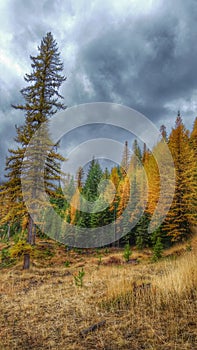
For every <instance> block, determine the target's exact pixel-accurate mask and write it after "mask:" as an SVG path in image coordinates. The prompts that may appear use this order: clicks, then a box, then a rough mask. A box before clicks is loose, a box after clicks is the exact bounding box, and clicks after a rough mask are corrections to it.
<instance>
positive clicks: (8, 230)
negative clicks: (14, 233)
mask: <svg viewBox="0 0 197 350" xmlns="http://www.w3.org/2000/svg"><path fill="white" fill-rule="evenodd" d="M9 240H10V224H8V241H9Z"/></svg>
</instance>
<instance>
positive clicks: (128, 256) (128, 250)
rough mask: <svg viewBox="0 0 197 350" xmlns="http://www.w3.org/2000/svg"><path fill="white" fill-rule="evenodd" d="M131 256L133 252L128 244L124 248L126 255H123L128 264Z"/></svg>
mask: <svg viewBox="0 0 197 350" xmlns="http://www.w3.org/2000/svg"><path fill="white" fill-rule="evenodd" d="M131 254H132V252H131V248H130V244H129V243H127V244H126V245H125V247H124V253H123V258H124V259H125V261H126V262H128V261H129V260H130V257H131Z"/></svg>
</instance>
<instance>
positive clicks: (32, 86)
mask: <svg viewBox="0 0 197 350" xmlns="http://www.w3.org/2000/svg"><path fill="white" fill-rule="evenodd" d="M38 52H39V53H38V55H37V56H36V57H33V56H30V58H31V61H32V63H31V67H32V73H30V74H26V75H25V77H24V79H25V81H26V83H27V84H28V86H27V87H25V88H23V89H22V90H21V94H22V96H23V98H24V100H25V103H24V104H23V105H16V106H13V107H14V108H15V109H19V110H22V111H24V112H25V124H24V125H23V126H21V127H17V128H16V131H17V137H16V139H15V140H16V142H17V143H18V148H17V149H16V150H11V149H10V150H9V153H10V156H9V157H8V158H7V162H6V170H7V175H6V176H7V178H8V181H7V182H6V184H5V185H4V187H3V190H2V192H1V195H3V196H8V197H9V198H10V199H11V203H12V205H11V208H10V210H9V214H8V216H7V217H6V220H7V222H14V221H15V220H19V219H20V221H21V220H23V218H24V217H27V216H28V242H29V243H30V244H34V243H35V229H36V228H35V225H34V223H33V220H32V218H31V216H30V215H29V214H28V213H27V210H26V207H25V205H24V203H23V196H22V189H21V170H22V163H23V159H24V154H25V151H26V148H27V146H28V144H29V142H30V140H31V138H32V136H33V135H34V134H35V131H36V130H38V128H39V126H40V125H41V124H42V123H44V122H46V121H47V120H48V119H49V118H50V117H51V116H52V115H54V114H55V113H56V112H57V111H58V110H61V109H65V108H66V107H65V106H64V104H63V103H62V102H61V101H60V100H61V99H62V98H63V97H62V96H61V95H60V94H59V88H60V86H61V84H62V83H63V82H64V81H65V80H66V78H65V77H64V76H63V75H61V72H62V71H63V64H62V63H61V61H60V53H59V52H58V47H57V43H56V41H55V40H54V39H53V36H52V34H51V33H47V34H46V36H45V37H44V38H43V39H42V41H41V45H40V46H39V47H38ZM46 133H47V130H46ZM42 137H43V135H42ZM44 142H47V145H46V147H45V148H44V150H46V149H49V148H50V142H49V139H48V136H46V135H45V136H44V139H42V142H41V143H42V145H41V146H42V147H41V146H39V141H38V142H37V144H34V145H33V146H34V152H32V153H29V154H30V158H31V157H33V159H34V164H33V165H34V170H32V172H31V171H29V174H30V173H31V174H32V184H31V185H33V184H34V186H32V187H33V188H34V189H35V187H36V185H35V183H36V181H37V180H36V170H37V169H38V168H39V167H41V165H43V164H42V161H41V163H40V159H41V160H42V157H41V151H43V143H44ZM33 153H34V155H33ZM35 153H37V156H36V155H35ZM40 157H41V158H40ZM61 160H63V157H61V156H60V155H59V154H58V152H57V150H56V148H53V150H52V151H51V152H50V153H49V155H48V157H47V159H46V163H45V190H46V192H47V194H48V195H49V196H56V193H57V192H56V189H57V187H56V185H55V182H56V181H57V180H59V177H60V165H59V162H60V161H61ZM30 163H31V159H30V161H29V164H28V159H26V160H25V165H24V167H25V175H26V170H27V169H28V168H30V167H31V166H32V164H31V166H30ZM25 175H24V176H25ZM37 176H38V174H37ZM31 195H32V193H31ZM33 197H35V196H33ZM34 199H35V198H34ZM4 220H5V216H4Z"/></svg>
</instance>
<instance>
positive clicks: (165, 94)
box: [0, 0, 197, 179]
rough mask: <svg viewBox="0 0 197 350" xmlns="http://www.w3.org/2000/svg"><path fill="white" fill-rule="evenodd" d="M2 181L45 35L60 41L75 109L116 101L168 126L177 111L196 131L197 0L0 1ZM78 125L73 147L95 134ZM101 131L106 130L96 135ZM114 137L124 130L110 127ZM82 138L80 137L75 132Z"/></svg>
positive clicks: (66, 89)
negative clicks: (20, 106)
mask: <svg viewBox="0 0 197 350" xmlns="http://www.w3.org/2000/svg"><path fill="white" fill-rule="evenodd" d="M0 23H1V26H0V169H1V171H0V179H2V176H3V175H2V174H3V171H2V169H3V168H4V165H5V156H6V155H7V154H8V148H10V147H13V145H14V141H13V138H14V136H15V125H21V124H22V123H23V122H24V115H23V112H21V111H18V110H14V109H13V108H12V107H11V104H18V103H21V102H23V100H22V96H21V94H20V90H21V89H22V88H23V87H25V86H26V83H25V81H24V75H25V74H26V73H29V72H30V71H31V60H30V55H34V56H36V55H37V53H38V51H37V47H38V45H39V44H40V41H41V39H42V38H43V36H45V35H46V33H47V32H49V31H51V32H52V34H53V36H54V38H55V40H56V41H57V43H58V47H59V51H60V53H61V59H62V61H63V62H64V74H65V76H66V77H67V80H66V82H65V83H64V85H63V86H62V89H61V93H62V95H63V96H64V101H65V104H66V105H67V106H68V107H72V106H75V105H78V104H82V103H88V102H114V103H119V104H123V105H126V106H129V107H131V108H134V109H136V110H137V111H139V112H141V113H143V114H144V115H145V116H146V117H147V118H149V119H150V120H151V121H152V122H153V123H154V124H155V125H156V126H157V127H158V128H159V126H160V125H162V124H165V125H166V126H167V128H168V130H169V131H170V129H171V127H173V125H174V122H175V118H176V115H177V111H178V110H180V111H181V115H182V117H183V120H184V123H185V125H186V126H187V127H188V128H189V129H191V128H192V124H193V122H194V118H195V117H196V115H197V112H196V110H197V69H196V65H197V45H196V43H197V2H196V0H187V1H184V0H174V1H171V0H121V1H120V0H105V1H103V0H89V1H87V0H76V1H74V0H73V1H70V0H67V1H65V0H40V1H39V2H38V1H34V0H4V1H0ZM83 133H84V134H83V136H82V134H81V129H80V130H78V131H76V134H75V135H74V134H73V136H72V135H71V136H72V137H70V144H69V147H71V144H72V146H73V145H75V146H76V144H75V142H74V141H73V140H74V139H76V138H77V140H78V142H79V140H80V138H81V139H84V135H85V139H86V138H87V137H88V135H89V134H90V130H89V129H86V131H84V130H83ZM99 133H100V136H101V134H102V128H101V130H100V131H99V130H98V132H97V134H99ZM113 133H114V135H115V136H116V137H117V139H119V140H120V139H121V140H122V139H123V137H124V136H125V135H122V134H121V132H120V131H117V132H116V131H115V130H113ZM76 135H77V136H76Z"/></svg>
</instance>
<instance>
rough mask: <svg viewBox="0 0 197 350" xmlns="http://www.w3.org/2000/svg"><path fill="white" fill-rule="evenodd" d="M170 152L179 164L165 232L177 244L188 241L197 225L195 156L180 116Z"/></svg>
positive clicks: (172, 137)
mask: <svg viewBox="0 0 197 350" xmlns="http://www.w3.org/2000/svg"><path fill="white" fill-rule="evenodd" d="M169 149H170V151H171V153H172V156H173V160H174V165H175V171H176V185H175V194H174V199H173V202H172V205H171V208H170V210H169V212H168V215H167V217H166V219H165V222H164V225H163V229H164V230H165V231H166V232H167V234H168V235H169V236H170V237H171V238H172V240H173V241H177V240H181V239H183V238H187V237H188V234H189V233H190V227H191V225H196V223H197V218H196V208H195V209H194V207H193V203H194V202H193V200H194V198H196V180H195V176H194V174H195V155H194V151H193V149H191V147H190V144H189V132H188V131H187V130H186V128H185V126H184V124H183V122H182V119H181V116H180V113H178V116H177V119H176V125H175V128H174V129H172V132H171V134H170V137H169Z"/></svg>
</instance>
